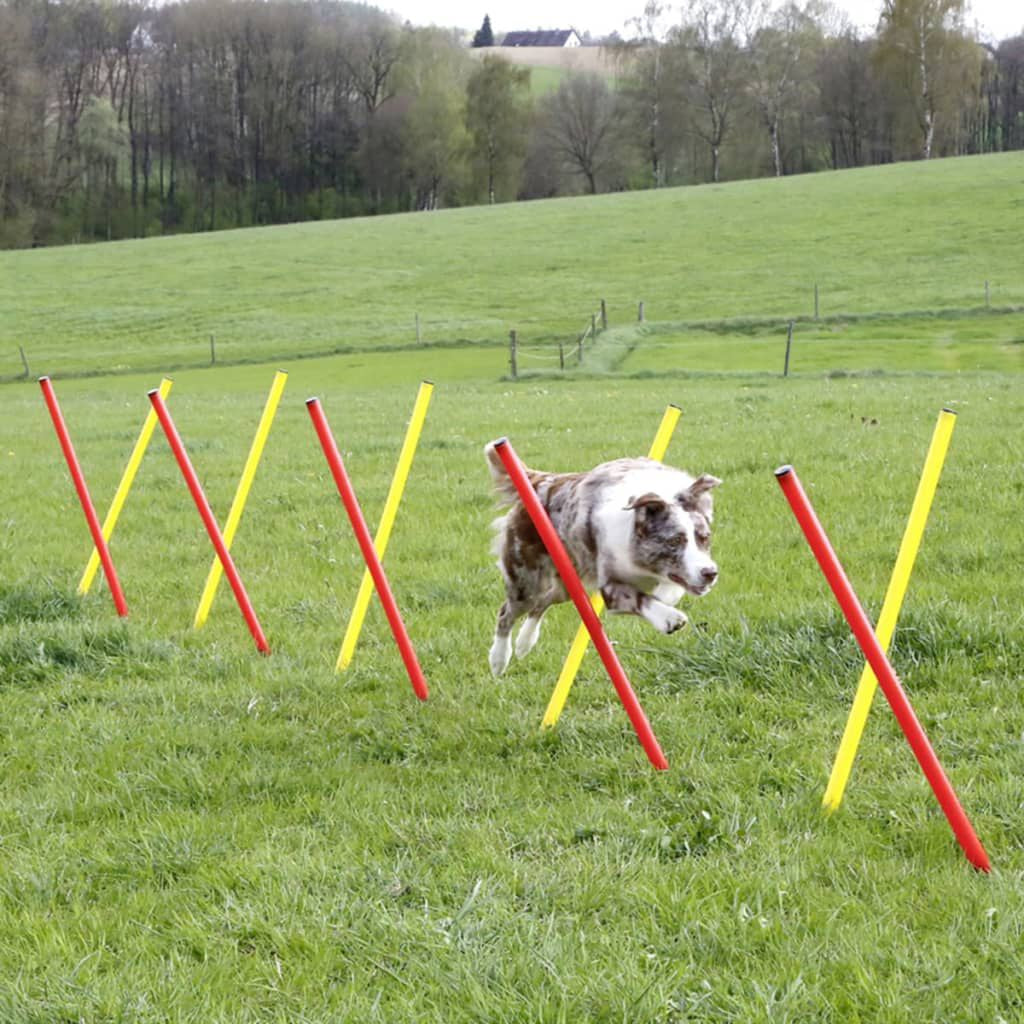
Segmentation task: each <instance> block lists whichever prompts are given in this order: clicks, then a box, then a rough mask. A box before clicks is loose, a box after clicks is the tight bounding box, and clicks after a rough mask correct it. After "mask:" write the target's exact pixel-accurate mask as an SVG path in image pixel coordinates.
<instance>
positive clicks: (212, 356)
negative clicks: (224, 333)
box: [210, 334, 217, 366]
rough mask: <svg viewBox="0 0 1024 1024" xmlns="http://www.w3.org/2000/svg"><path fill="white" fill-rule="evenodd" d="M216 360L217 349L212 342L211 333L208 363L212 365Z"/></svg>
mask: <svg viewBox="0 0 1024 1024" xmlns="http://www.w3.org/2000/svg"><path fill="white" fill-rule="evenodd" d="M216 362H217V349H216V348H215V347H214V344H213V335H212V334H211V335H210V365H211V366H213V365H214V364H215V363H216Z"/></svg>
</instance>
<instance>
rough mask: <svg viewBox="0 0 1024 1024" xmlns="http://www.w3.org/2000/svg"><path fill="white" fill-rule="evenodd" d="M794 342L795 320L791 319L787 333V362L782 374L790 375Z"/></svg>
mask: <svg viewBox="0 0 1024 1024" xmlns="http://www.w3.org/2000/svg"><path fill="white" fill-rule="evenodd" d="M792 344H793V321H792V320H790V321H789V332H788V333H787V334H786V363H785V365H784V366H783V368H782V376H783V377H788V376H789V349H790V346H792Z"/></svg>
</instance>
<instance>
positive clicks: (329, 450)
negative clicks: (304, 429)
mask: <svg viewBox="0 0 1024 1024" xmlns="http://www.w3.org/2000/svg"><path fill="white" fill-rule="evenodd" d="M306 408H307V409H308V410H309V416H310V419H311V420H312V421H313V429H314V430H315V431H316V436H317V437H318V438H319V440H320V447H321V448H323V450H324V456H325V457H326V458H327V464H328V465H329V466H330V468H331V475H332V476H333V477H334V483H335V484H336V486H337V488H338V494H339V495H341V501H342V504H343V505H344V506H345V511H346V512H347V513H348V518H349V522H350V523H351V524H352V532H353V533H354V534H355V535H356V541H357V542H358V544H359V550H360V551H361V552H362V555H363V561H364V562H366V566H367V568H368V569H369V570H370V575H371V576H372V577H373V582H374V585H375V586H376V588H377V595H378V596H379V597H380V603H381V604H382V605H383V607H384V614H385V615H386V616H387V619H388V624H389V625H390V626H391V632H392V633H393V634H394V637H395V643H396V644H397V645H398V650H399V652H400V653H401V655H402V661H403V662H404V663H405V670H406V672H408V673H409V682H410V683H411V684H412V688H413V692H414V693H415V694H416V696H417V697H419V699H420V700H426V699H427V696H428V691H427V681H426V679H425V678H424V676H423V670H422V669H421V668H420V663H419V661H418V660H417V659H416V651H415V650H414V649H413V646H412V641H411V640H410V639H409V634H408V632H407V631H406V628H405V623H404V622H403V621H402V615H401V612H399V610H398V605H397V604H396V603H395V598H394V595H393V594H392V592H391V587H390V586H389V584H388V578H387V576H386V575H385V574H384V566H382V565H381V563H380V559H379V558H378V557H377V553H376V552H375V551H374V550H373V540H372V539H371V537H370V531H369V529H368V528H367V525H366V520H365V519H364V518H363V512H362V509H360V507H359V501H358V499H357V498H356V492H355V490H354V489H353V487H352V482H351V481H350V480H349V478H348V473H347V472H346V471H345V463H344V462H343V461H342V459H341V452H339V451H338V445H337V443H336V442H335V440H334V435H333V434H332V433H331V428H330V426H329V425H328V423H327V417H326V415H324V410H323V408H322V407H321V405H320V399H319V398H309V399H307V400H306Z"/></svg>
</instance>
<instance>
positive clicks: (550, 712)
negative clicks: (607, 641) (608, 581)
mask: <svg viewBox="0 0 1024 1024" xmlns="http://www.w3.org/2000/svg"><path fill="white" fill-rule="evenodd" d="M681 414H682V413H681V410H680V408H679V406H677V405H670V406H669V407H668V408H667V409H666V410H665V415H664V416H662V418H661V425H660V426H659V427H658V432H657V433H656V434H655V435H654V441H653V442H652V443H651V449H650V451H649V452H648V453H647V458H649V459H657V460H658V461H659V462H660V461H661V460H662V459H663V458H665V452H666V451H667V450H668V443H669V441H671V440H672V432H673V431H674V430H675V429H676V424H677V423H678V422H679V417H680V415H681ZM590 606H591V607H592V608H593V609H594V614H595V615H597V616H600V615H601V614H602V613H603V612H604V598H603V597H602V596H601V594H600V592H599V591H596V592H595V593H593V594H591V595H590ZM589 643H590V634H589V633H588V632H587V627H586V626H585V625H584V624H583V623H580V627H579V629H577V630H576V636H575V637H574V638H573V641H572V647H570V648H569V653H568V655H567V656H566V659H565V663H564V664H563V665H562V671H561V673H560V674H559V676H558V682H557V683H556V684H555V690H554V693H552V694H551V700H550V701H548V708H547V711H545V712H544V720H543V721H542V722H541V727H542V728H545V729H550V728H552V727H553V726H555V725H557V724H558V719H559V717H560V716H561V714H562V709H563V708H564V707H565V702H566V700H568V698H569V691H570V690H571V689H572V684H573V683H574V682H575V680H576V674H577V673H578V672H579V670H580V664H581V663H582V661H583V655H584V654H586V653H587V646H588V644H589Z"/></svg>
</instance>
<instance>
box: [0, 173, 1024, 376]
mask: <svg viewBox="0 0 1024 1024" xmlns="http://www.w3.org/2000/svg"><path fill="white" fill-rule="evenodd" d="M1022 168H1024V158H1022V157H1021V156H1020V154H1016V153H1013V154H1005V155H998V156H991V157H983V158H970V159H959V160H947V161H936V162H933V163H929V164H921V163H917V164H902V165H895V166H889V167H878V168H870V169H865V170H857V171H846V172H842V173H836V174H819V175H813V176H805V177H794V178H784V179H781V180H772V181H764V180H761V181H752V182H737V183H732V184H724V185H719V186H702V187H696V188H682V189H670V190H665V191H660V192H654V191H652V192H640V193H628V194H619V195H611V196H600V197H597V198H593V199H560V200H550V201H542V202H533V203H521V204H515V205H506V206H499V207H495V208H487V207H478V208H472V209H461V210H448V211H442V212H439V213H432V214H403V215H397V216H391V217H382V218H371V219H362V220H344V221H332V222H323V223H315V224H302V225H295V226H291V227H278V228H271V229H265V230H263V229H249V230H246V231H245V232H244V233H239V232H221V233H218V234H210V235H192V236H184V237H175V238H165V239H158V240H148V241H133V242H119V243H115V244H108V245H96V246H88V247H66V248H61V249H47V250H37V251H33V252H13V253H10V252H9V253H0V309H2V310H3V311H4V315H3V317H0V376H2V375H12V374H17V373H19V372H20V371H21V362H20V359H19V356H18V346H19V345H22V346H24V348H25V350H26V352H27V354H28V356H29V359H30V365H31V368H32V370H33V372H34V373H40V372H50V373H55V374H56V373H60V372H72V371H75V372H77V371H83V370H111V369H117V370H124V369H128V368H144V367H145V368H153V369H160V368H163V367H166V366H169V365H189V364H191V365H196V364H201V363H202V362H203V361H204V360H206V359H208V357H209V337H210V336H211V335H213V336H214V337H215V340H216V348H217V352H218V355H219V357H220V358H221V359H223V360H225V361H231V360H239V359H284V358H289V357H292V356H297V355H300V354H304V353H305V354H309V353H325V352H331V351H335V350H338V349H363V348H366V347H371V346H398V345H408V344H414V343H415V340H416V334H415V317H416V315H417V314H419V316H420V318H421V337H422V338H423V340H424V341H425V342H426V343H428V344H435V343H445V344H449V343H455V342H459V341H465V342H472V343H475V344H483V345H488V344H489V345H500V344H503V343H504V341H505V339H506V338H507V336H508V331H509V330H510V329H511V328H516V329H517V330H518V331H519V332H520V335H521V337H522V339H523V341H524V342H525V343H527V344H529V343H531V342H533V341H536V340H538V339H554V338H557V337H565V338H570V337H572V336H573V335H574V333H575V332H578V331H579V330H581V329H582V326H583V324H584V323H586V322H587V320H588V318H589V315H590V313H591V311H592V310H593V309H594V308H596V305H597V302H598V300H599V299H600V298H604V299H606V300H607V302H608V308H609V311H610V315H611V320H612V323H613V324H622V323H623V322H629V321H631V320H633V319H634V317H635V311H636V308H637V303H638V301H639V300H643V301H644V302H645V306H646V315H647V318H648V319H649V320H651V321H656V322H661V323H671V322H682V321H685V322H692V321H702V320H708V319H715V320H718V319H723V318H737V317H760V318H764V317H778V318H780V319H782V318H788V317H792V316H799V315H807V314H810V313H812V312H813V290H814V286H815V284H817V285H818V287H819V293H820V311H821V313H822V314H823V315H831V314H841V313H876V312H880V311H882V312H900V311H906V310H917V311H922V312H927V313H932V312H934V311H935V310H940V309H950V308H954V309H959V308H965V307H971V308H976V307H979V306H983V305H984V301H985V282H986V281H989V282H990V285H989V289H990V302H991V304H992V305H993V306H998V307H1006V306H1014V305H1016V306H1021V305H1024V275H1022V274H1021V273H1020V269H1019V268H1020V267H1021V266H1022V265H1024V239H1022V236H1021V232H1020V231H1018V230H1017V225H1018V221H1019V214H1020V202H1021V199H1020V196H1021V189H1022V184H1021V177H1022Z"/></svg>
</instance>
